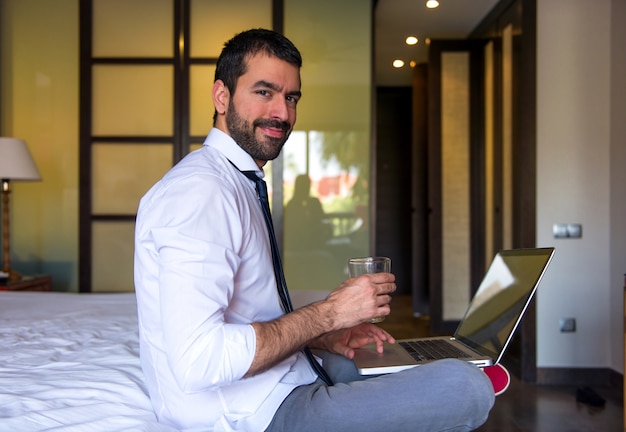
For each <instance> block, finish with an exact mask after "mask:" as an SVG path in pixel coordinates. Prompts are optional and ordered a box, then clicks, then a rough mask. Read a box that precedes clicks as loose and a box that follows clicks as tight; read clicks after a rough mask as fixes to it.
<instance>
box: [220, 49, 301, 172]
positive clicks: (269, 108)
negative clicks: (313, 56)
mask: <svg viewBox="0 0 626 432" xmlns="http://www.w3.org/2000/svg"><path fill="white" fill-rule="evenodd" d="M247 65H248V68H247V72H246V73H245V74H243V75H242V76H240V77H239V79H238V81H237V87H236V89H235V94H234V95H231V97H230V101H229V104H228V107H227V110H226V127H227V129H228V133H229V134H230V136H231V137H232V138H233V139H234V140H235V141H236V142H237V144H239V145H240V146H241V147H242V148H243V149H244V150H245V151H246V152H248V153H249V154H250V155H251V156H252V157H253V158H254V159H255V160H256V161H257V163H258V162H262V163H265V162H267V161H269V160H273V159H276V157H278V155H279V154H280V151H281V150H282V148H283V145H284V144H285V142H286V141H287V138H289V134H290V133H291V131H292V130H293V126H294V124H295V122H296V105H297V103H298V100H299V99H300V71H299V69H298V68H297V67H296V66H293V65H291V64H289V63H287V62H285V61H283V60H279V59H278V58H276V57H270V56H268V55H266V54H258V55H255V56H254V57H250V58H249V59H248V62H247Z"/></svg>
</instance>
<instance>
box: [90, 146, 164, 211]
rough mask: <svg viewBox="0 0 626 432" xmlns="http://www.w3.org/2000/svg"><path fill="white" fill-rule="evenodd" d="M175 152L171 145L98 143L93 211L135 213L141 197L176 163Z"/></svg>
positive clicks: (94, 160)
mask: <svg viewBox="0 0 626 432" xmlns="http://www.w3.org/2000/svg"><path fill="white" fill-rule="evenodd" d="M172 154H173V151H172V146H171V145H158V144H154V145H151V144H96V145H94V146H93V150H92V158H93V159H92V160H93V162H92V167H93V176H92V179H93V189H92V190H93V201H92V203H93V204H92V206H93V208H92V211H93V213H95V214H123V215H129V214H130V215H132V214H135V213H136V212H137V206H138V204H139V200H140V199H141V197H142V196H143V195H144V194H145V193H146V192H147V191H148V189H149V188H150V187H151V186H152V185H153V184H154V183H156V182H157V180H159V179H160V178H161V177H162V176H163V174H165V172H166V171H167V170H168V169H169V168H170V167H171V166H172Z"/></svg>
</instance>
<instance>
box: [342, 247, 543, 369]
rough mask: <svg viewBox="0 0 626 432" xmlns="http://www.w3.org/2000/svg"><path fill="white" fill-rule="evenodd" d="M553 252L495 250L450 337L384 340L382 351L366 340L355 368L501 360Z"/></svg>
mask: <svg viewBox="0 0 626 432" xmlns="http://www.w3.org/2000/svg"><path fill="white" fill-rule="evenodd" d="M553 255H554V248H537V249H513V250H503V251H500V252H498V253H497V254H496V256H495V257H494V258H493V261H492V262H491V265H490V266H489V269H488V270H487V273H486V274H485V276H484V278H483V280H482V282H481V283H480V285H479V287H478V290H477V291H476V294H475V295H474V297H473V298H472V300H471V302H470V304H469V306H468V308H467V310H466V311H465V314H464V316H463V319H462V320H461V322H460V323H459V326H458V327H457V329H456V331H455V333H454V336H436V337H427V338H418V339H404V340H397V341H396V343H395V344H389V343H386V342H385V345H384V351H383V353H382V354H379V353H378V352H377V351H376V346H375V345H374V344H370V345H366V346H365V347H363V348H360V349H358V350H356V352H355V355H354V359H353V360H354V363H355V365H356V367H357V369H358V371H359V373H360V374H361V375H379V374H386V373H394V372H399V371H401V370H404V369H408V368H412V367H416V366H419V365H420V364H424V363H427V362H431V361H435V360H438V359H442V358H458V359H461V360H466V361H468V362H470V363H474V364H475V365H477V366H478V367H487V366H492V365H494V364H497V363H499V362H500V360H501V359H502V356H503V355H504V352H505V350H506V348H507V346H508V345H509V342H511V339H512V337H513V333H514V332H515V329H516V328H517V326H518V325H519V323H520V321H521V320H522V317H523V316H524V312H525V311H526V308H527V307H528V305H529V304H530V302H531V300H532V298H533V295H534V294H535V291H536V290H537V286H538V285H539V282H540V281H541V278H542V277H543V274H544V273H545V271H546V268H547V267H548V264H549V263H550V261H551V260H552V256H553ZM429 347H430V348H429ZM429 349H430V350H433V349H434V351H435V352H434V355H431V354H428V353H427V352H426V351H428V350H429Z"/></svg>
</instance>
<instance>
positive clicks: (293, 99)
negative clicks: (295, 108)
mask: <svg viewBox="0 0 626 432" xmlns="http://www.w3.org/2000/svg"><path fill="white" fill-rule="evenodd" d="M298 101H299V99H298V98H297V97H295V96H287V102H289V103H292V104H294V105H296V104H297V103H298Z"/></svg>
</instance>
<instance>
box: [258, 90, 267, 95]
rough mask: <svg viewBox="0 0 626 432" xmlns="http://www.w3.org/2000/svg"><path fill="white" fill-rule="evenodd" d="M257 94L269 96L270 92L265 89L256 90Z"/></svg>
mask: <svg viewBox="0 0 626 432" xmlns="http://www.w3.org/2000/svg"><path fill="white" fill-rule="evenodd" d="M257 94H259V95H261V96H269V94H270V92H269V91H267V90H257Z"/></svg>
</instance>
